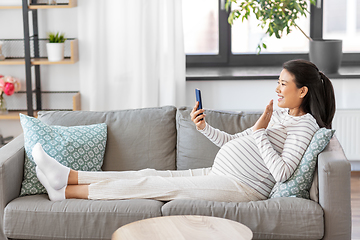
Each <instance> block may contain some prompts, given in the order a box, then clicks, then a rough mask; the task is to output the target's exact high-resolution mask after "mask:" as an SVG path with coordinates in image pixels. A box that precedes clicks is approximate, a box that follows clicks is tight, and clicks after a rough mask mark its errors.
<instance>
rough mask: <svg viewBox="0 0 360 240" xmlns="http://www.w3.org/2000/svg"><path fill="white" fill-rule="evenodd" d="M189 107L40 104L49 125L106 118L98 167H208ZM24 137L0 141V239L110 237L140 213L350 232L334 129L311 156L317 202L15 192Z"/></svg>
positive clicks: (326, 233)
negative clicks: (51, 108) (71, 108)
mask: <svg viewBox="0 0 360 240" xmlns="http://www.w3.org/2000/svg"><path fill="white" fill-rule="evenodd" d="M190 110H191V108H186V107H184V108H179V109H176V108H175V107H172V106H166V107H159V108H146V109H133V110H121V111H109V112H85V111H79V112H40V113H39V116H38V118H39V119H40V120H42V121H43V122H45V123H47V124H50V125H63V126H75V125H86V124H94V123H102V122H105V123H106V124H107V126H108V139H107V145H106V151H105V157H104V164H103V170H104V171H107V170H138V169H144V168H154V169H163V170H166V169H179V170H181V169H189V168H200V167H209V166H211V165H212V162H213V159H214V157H215V155H216V153H217V151H218V150H219V148H218V147H216V146H215V145H214V144H212V143H211V142H210V141H209V140H207V139H206V138H205V137H204V136H203V135H202V134H200V133H199V132H198V131H196V129H195V126H194V124H193V123H192V122H191V120H190V117H189V113H190ZM259 116H260V113H258V112H257V113H250V112H247V113H244V112H240V113H235V112H224V111H215V110H207V121H208V122H209V124H211V125H212V126H214V127H216V128H219V129H221V130H225V131H227V132H229V133H235V132H239V131H242V130H244V129H246V128H248V127H250V126H252V125H253V124H254V123H255V121H256V120H257V118H258V117H259ZM23 165H24V140H23V136H19V137H17V138H16V139H14V140H13V141H11V142H10V143H9V144H7V145H6V146H5V147H3V148H1V149H0V217H1V221H0V225H1V232H0V239H7V238H8V239H110V238H111V235H112V233H113V232H114V231H115V230H116V229H117V228H119V227H121V226H123V225H125V224H127V223H131V222H133V221H137V220H140V219H144V218H151V217H158V216H167V215H207V216H216V217H222V218H227V219H231V220H235V221H238V222H241V223H243V224H245V225H246V226H248V227H249V228H250V229H251V230H252V231H253V234H254V239H332V240H335V239H339V240H340V239H341V240H346V239H348V240H350V239H351V205H350V164H349V163H348V161H347V159H346V157H345V155H344V153H343V151H342V148H341V146H340V144H339V142H338V141H337V139H336V137H333V139H332V140H331V142H330V144H329V145H328V146H327V147H326V149H325V150H324V151H323V152H322V153H321V154H320V155H319V158H318V190H319V202H316V201H313V200H306V199H300V198H274V199H267V200H264V201H256V202H245V203H237V202H232V203H225V202H212V201H202V200H174V201H170V202H162V201H155V200H150V199H137V200H136V199H134V200H109V201H93V200H78V199H69V200H64V201H60V202H51V201H49V199H48V197H47V195H45V194H42V195H32V196H24V197H19V192H20V188H21V182H22V177H23Z"/></svg>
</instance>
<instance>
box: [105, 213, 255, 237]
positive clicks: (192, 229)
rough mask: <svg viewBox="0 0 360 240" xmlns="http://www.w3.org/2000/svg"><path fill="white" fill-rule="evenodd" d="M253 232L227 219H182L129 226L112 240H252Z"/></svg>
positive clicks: (158, 219)
mask: <svg viewBox="0 0 360 240" xmlns="http://www.w3.org/2000/svg"><path fill="white" fill-rule="evenodd" d="M252 237H253V233H252V231H251V230H250V229H249V228H248V227H247V226H245V225H243V224H241V223H239V222H235V221H232V220H228V219H225V218H218V217H208V216H196V215H179V216H166V217H156V218H148V219H144V220H140V221H137V222H133V223H129V224H127V225H124V226H122V227H120V228H119V229H118V230H116V231H115V232H114V234H113V235H112V238H111V239H112V240H120V239H121V240H144V239H151V240H169V239H171V240H196V239H201V240H204V239H227V240H228V239H237V240H250V239H252Z"/></svg>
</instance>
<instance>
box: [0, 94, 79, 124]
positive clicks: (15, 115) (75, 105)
mask: <svg viewBox="0 0 360 240" xmlns="http://www.w3.org/2000/svg"><path fill="white" fill-rule="evenodd" d="M66 110H70V109H43V110H42V111H66ZM80 110H81V95H80V93H79V92H77V93H75V94H74V95H73V96H72V111H80ZM38 112H39V111H34V117H37V113H38ZM19 113H22V114H25V115H27V112H26V111H25V110H9V113H8V114H0V120H19V119H20V116H19Z"/></svg>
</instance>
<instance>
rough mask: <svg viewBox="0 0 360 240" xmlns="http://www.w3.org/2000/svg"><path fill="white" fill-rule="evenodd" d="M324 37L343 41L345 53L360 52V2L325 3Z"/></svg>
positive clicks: (350, 0) (334, 0) (347, 0)
mask: <svg viewBox="0 0 360 240" xmlns="http://www.w3.org/2000/svg"><path fill="white" fill-rule="evenodd" d="M323 19H324V27H323V37H324V38H327V39H335V38H336V39H342V40H343V52H344V53H350V52H360V44H359V43H360V26H359V23H360V0H343V1H341V4H339V1H337V0H326V1H324V18H323Z"/></svg>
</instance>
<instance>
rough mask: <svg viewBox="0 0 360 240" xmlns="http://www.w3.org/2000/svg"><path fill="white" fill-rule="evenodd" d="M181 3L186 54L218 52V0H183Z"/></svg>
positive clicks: (214, 53) (212, 53) (215, 53)
mask: <svg viewBox="0 0 360 240" xmlns="http://www.w3.org/2000/svg"><path fill="white" fill-rule="evenodd" d="M182 4H183V15H184V17H183V19H184V20H183V25H184V35H185V36H186V37H185V52H186V54H204V55H206V54H209V55H217V54H219V6H218V5H219V4H218V0H184V1H183V2H182ZM199 9H201V10H200V11H199Z"/></svg>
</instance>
